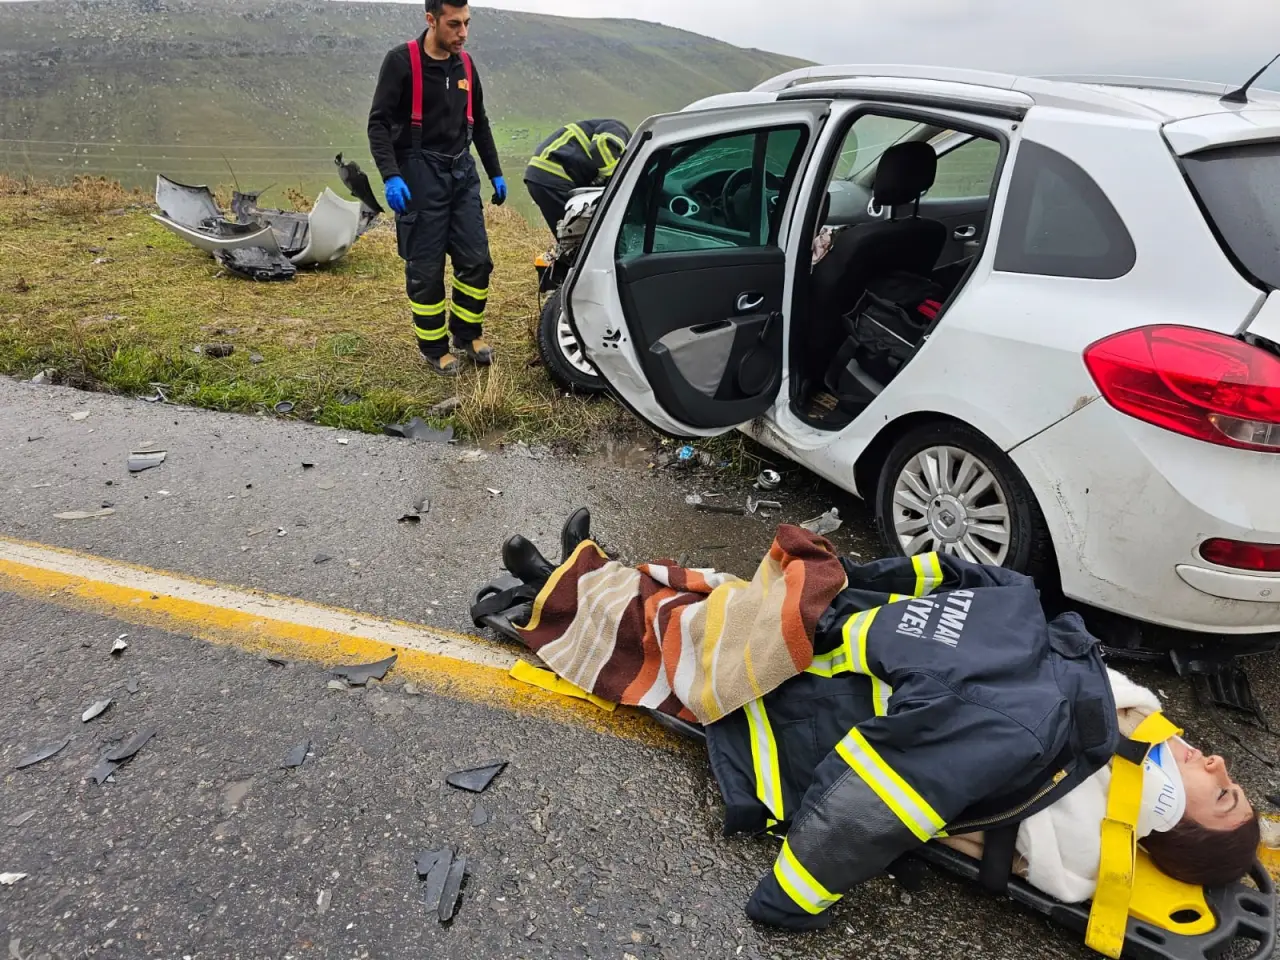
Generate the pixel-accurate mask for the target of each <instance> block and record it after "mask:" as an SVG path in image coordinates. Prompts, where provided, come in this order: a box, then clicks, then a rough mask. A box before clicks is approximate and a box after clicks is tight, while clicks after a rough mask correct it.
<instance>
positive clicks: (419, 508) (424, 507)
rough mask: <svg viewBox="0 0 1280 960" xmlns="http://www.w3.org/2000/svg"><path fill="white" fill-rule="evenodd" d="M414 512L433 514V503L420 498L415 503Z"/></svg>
mask: <svg viewBox="0 0 1280 960" xmlns="http://www.w3.org/2000/svg"><path fill="white" fill-rule="evenodd" d="M413 512H414V513H423V514H425V513H430V512H431V501H430V500H428V499H427V498H426V497H420V498H419V499H417V500H415V501H414V502H413Z"/></svg>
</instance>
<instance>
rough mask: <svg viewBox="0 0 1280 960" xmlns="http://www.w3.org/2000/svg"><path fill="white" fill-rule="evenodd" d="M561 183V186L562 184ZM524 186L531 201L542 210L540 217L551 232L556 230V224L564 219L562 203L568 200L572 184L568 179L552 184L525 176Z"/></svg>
mask: <svg viewBox="0 0 1280 960" xmlns="http://www.w3.org/2000/svg"><path fill="white" fill-rule="evenodd" d="M562 184H563V186H562ZM524 185H525V187H526V188H527V189H528V191H529V196H531V197H533V202H534V203H536V204H537V205H538V209H539V210H541V211H542V219H543V220H546V221H547V226H548V227H550V228H551V232H552V233H555V232H556V224H557V223H559V222H560V221H561V220H563V219H564V205H565V204H566V203H568V202H569V194H570V193H571V192H573V184H572V183H570V182H569V181H568V180H559V181H557V182H556V184H555V185H554V186H553V185H551V184H549V183H544V182H542V181H541V180H530V179H529V178H527V177H526V178H525V181H524Z"/></svg>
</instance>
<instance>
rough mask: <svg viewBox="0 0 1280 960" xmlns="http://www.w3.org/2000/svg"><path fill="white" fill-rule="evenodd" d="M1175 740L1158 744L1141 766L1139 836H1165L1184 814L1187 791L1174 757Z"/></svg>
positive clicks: (1180, 740)
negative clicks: (1159, 834)
mask: <svg viewBox="0 0 1280 960" xmlns="http://www.w3.org/2000/svg"><path fill="white" fill-rule="evenodd" d="M1175 740H1176V741H1178V742H1179V743H1181V742H1182V739H1181V738H1180V737H1174V738H1173V739H1172V740H1167V741H1165V742H1164V743H1157V744H1156V745H1155V746H1153V747H1152V748H1151V751H1150V753H1148V754H1147V759H1146V761H1145V762H1144V763H1143V765H1142V811H1141V812H1140V813H1139V814H1138V836H1139V837H1145V836H1147V835H1148V834H1150V833H1167V832H1168V831H1170V830H1172V829H1173V828H1174V827H1175V826H1177V824H1178V821H1180V820H1181V819H1182V817H1183V814H1185V813H1186V812H1187V791H1186V787H1185V786H1184V785H1183V783H1182V773H1181V772H1180V771H1179V770H1178V761H1177V760H1175V759H1174V756H1173V743H1174V741H1175Z"/></svg>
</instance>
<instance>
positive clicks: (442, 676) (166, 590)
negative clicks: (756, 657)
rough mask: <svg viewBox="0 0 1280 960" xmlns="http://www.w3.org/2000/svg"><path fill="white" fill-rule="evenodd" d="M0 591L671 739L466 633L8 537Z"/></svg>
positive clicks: (637, 716) (626, 733) (2, 544)
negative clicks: (579, 696)
mask: <svg viewBox="0 0 1280 960" xmlns="http://www.w3.org/2000/svg"><path fill="white" fill-rule="evenodd" d="M0 591H4V592H8V593H11V594H16V595H19V596H24V597H29V598H31V599H34V600H39V601H42V602H45V603H53V604H55V605H57V606H60V607H64V608H67V609H73V610H80V611H85V612H90V613H97V614H101V615H104V616H108V617H111V618H112V619H115V620H121V621H124V622H126V623H132V624H138V625H141V626H148V627H155V628H157V629H160V630H165V631H167V632H170V633H180V634H187V635H190V636H192V637H195V638H198V639H200V640H204V641H207V642H210V643H217V644H221V645H226V646H234V647H238V648H240V649H242V650H246V651H249V652H252V653H257V654H263V655H267V654H269V655H272V656H279V657H282V658H285V659H289V660H306V661H311V662H316V663H321V664H325V665H335V664H339V663H364V662H371V661H375V660H381V659H384V658H386V657H388V656H390V655H391V654H392V653H396V654H398V657H399V659H398V660H397V661H396V665H395V667H394V670H393V674H392V675H393V676H398V677H401V678H408V679H412V680H413V681H414V683H416V684H417V685H418V686H419V687H421V688H422V689H423V690H427V691H431V692H434V693H438V694H441V695H443V696H447V697H452V698H455V699H464V700H471V701H475V702H478V703H484V704H487V705H491V706H497V707H503V708H506V709H510V710H515V711H519V712H522V713H533V714H537V715H539V716H543V717H546V718H548V719H552V720H557V721H561V722H571V723H575V724H577V725H580V726H586V727H588V728H591V729H594V730H597V731H600V732H604V733H609V734H612V735H614V736H621V737H626V738H628V739H640V740H644V741H647V742H651V743H653V744H655V745H662V746H670V745H672V743H673V740H672V738H671V736H670V735H669V734H667V733H666V732H665V731H664V730H663V729H662V728H661V727H659V726H658V725H657V724H656V723H654V722H652V721H651V720H649V719H648V718H647V717H645V716H644V715H643V714H641V713H639V711H635V710H630V709H627V708H619V709H618V710H617V711H615V712H613V713H605V712H604V711H601V710H600V709H598V708H597V707H595V706H592V705H590V704H587V703H584V702H583V701H579V700H572V699H569V698H566V697H558V696H555V695H554V694H550V693H547V692H546V691H543V690H540V689H538V688H536V687H532V686H529V685H528V684H524V683H521V682H519V681H517V680H514V679H512V678H511V676H510V675H509V671H510V669H511V667H512V666H513V665H514V664H515V662H516V657H515V655H514V654H513V653H511V652H510V650H509V648H506V647H503V646H501V645H499V644H494V643H488V642H486V641H484V640H481V639H480V638H478V637H471V636H468V635H466V634H459V633H453V632H451V631H445V630H438V629H436V628H434V627H424V626H422V625H420V624H412V623H406V622H403V621H397V620H390V619H385V618H381V617H373V616H369V615H368V614H362V613H357V612H355V611H353V610H344V609H341V608H338V607H329V606H324V605H321V604H313V603H307V602H305V601H302V600H296V599H293V598H291V597H283V596H279V595H276V594H271V593H265V592H260V591H250V590H239V589H236V588H233V587H228V586H226V585H223V584H218V583H214V582H211V581H207V580H197V579H195V578H191V577H184V576H179V575H175V574H172V573H167V572H163V571H159V570H153V569H150V568H148V567H142V566H138V565H135V564H128V563H122V562H118V561H115V560H108V559H105V558H102V557H95V556H91V555H89V554H84V553H79V552H77V551H73V550H66V549H62V548H54V547H47V546H44V545H42V544H35V543H27V542H24V541H19V540H12V539H9V538H5V537H0Z"/></svg>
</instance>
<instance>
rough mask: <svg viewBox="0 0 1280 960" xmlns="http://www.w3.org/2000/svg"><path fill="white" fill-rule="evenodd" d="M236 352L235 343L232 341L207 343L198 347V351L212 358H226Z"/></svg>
mask: <svg viewBox="0 0 1280 960" xmlns="http://www.w3.org/2000/svg"><path fill="white" fill-rule="evenodd" d="M235 352H236V348H235V344H232V343H206V344H204V345H202V346H200V347H197V348H196V353H199V354H202V355H204V356H206V357H209V358H210V359H211V360H225V359H226V358H227V357H229V356H231V355H232V354H233V353H235Z"/></svg>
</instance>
